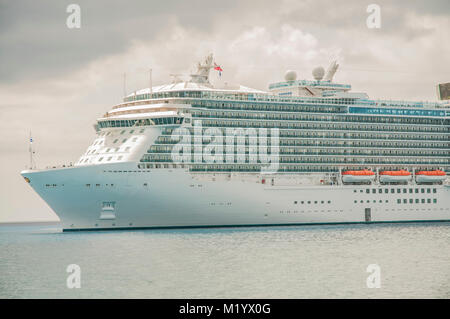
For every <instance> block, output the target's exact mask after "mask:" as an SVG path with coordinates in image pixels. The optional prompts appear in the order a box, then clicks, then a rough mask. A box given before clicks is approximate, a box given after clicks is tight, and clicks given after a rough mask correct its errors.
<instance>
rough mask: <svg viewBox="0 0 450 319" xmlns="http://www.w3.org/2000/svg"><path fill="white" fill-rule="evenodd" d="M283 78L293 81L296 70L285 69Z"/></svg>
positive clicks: (295, 77) (295, 76)
mask: <svg viewBox="0 0 450 319" xmlns="http://www.w3.org/2000/svg"><path fill="white" fill-rule="evenodd" d="M284 79H285V80H286V81H295V80H296V79H297V72H295V71H292V70H287V71H286V73H285V74H284Z"/></svg>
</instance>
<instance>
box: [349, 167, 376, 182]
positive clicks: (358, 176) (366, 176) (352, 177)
mask: <svg viewBox="0 0 450 319" xmlns="http://www.w3.org/2000/svg"><path fill="white" fill-rule="evenodd" d="M374 179H375V173H374V172H372V171H371V170H368V169H363V170H355V171H343V172H342V181H343V182H344V183H370V182H371V181H373V180H374Z"/></svg>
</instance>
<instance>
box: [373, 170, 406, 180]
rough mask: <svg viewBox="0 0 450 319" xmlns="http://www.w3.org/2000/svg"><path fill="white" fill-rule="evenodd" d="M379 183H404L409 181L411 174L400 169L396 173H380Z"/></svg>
mask: <svg viewBox="0 0 450 319" xmlns="http://www.w3.org/2000/svg"><path fill="white" fill-rule="evenodd" d="M379 175H380V182H381V183H402V182H403V183H404V182H408V181H409V180H410V179H411V176H412V175H411V173H410V172H408V171H406V170H404V169H401V170H398V171H381V172H380V174H379Z"/></svg>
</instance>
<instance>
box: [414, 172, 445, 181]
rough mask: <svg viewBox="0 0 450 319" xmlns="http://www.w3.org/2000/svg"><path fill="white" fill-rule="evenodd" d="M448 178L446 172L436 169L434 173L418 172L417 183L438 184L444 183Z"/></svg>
mask: <svg viewBox="0 0 450 319" xmlns="http://www.w3.org/2000/svg"><path fill="white" fill-rule="evenodd" d="M446 178H447V174H446V173H445V172H444V171H441V170H439V169H436V170H434V171H418V172H416V182H417V183H437V182H442V181H444V180H445V179H446Z"/></svg>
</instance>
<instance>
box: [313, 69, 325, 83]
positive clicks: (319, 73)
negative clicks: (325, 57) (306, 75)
mask: <svg viewBox="0 0 450 319" xmlns="http://www.w3.org/2000/svg"><path fill="white" fill-rule="evenodd" d="M312 75H313V77H314V79H315V80H317V81H320V80H322V79H323V76H324V75H325V69H324V68H323V67H321V66H318V67H317V68H315V69H314V70H313V71H312Z"/></svg>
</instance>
